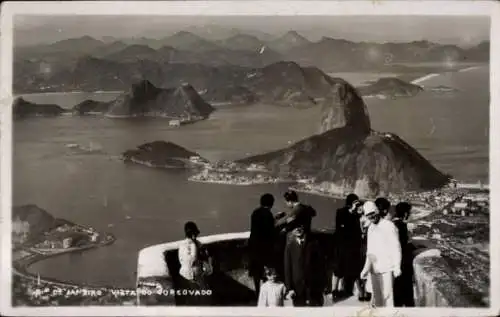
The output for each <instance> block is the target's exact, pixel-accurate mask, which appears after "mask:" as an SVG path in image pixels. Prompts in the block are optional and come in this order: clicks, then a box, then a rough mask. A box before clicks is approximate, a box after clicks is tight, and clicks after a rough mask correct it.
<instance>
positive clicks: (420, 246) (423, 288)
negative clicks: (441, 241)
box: [413, 240, 477, 307]
mask: <svg viewBox="0 0 500 317" xmlns="http://www.w3.org/2000/svg"><path fill="white" fill-rule="evenodd" d="M413 245H414V246H415V252H414V259H413V270H414V286H415V287H414V289H415V306H418V307H473V306H477V305H475V304H474V303H471V302H470V300H469V299H468V298H467V297H466V296H465V294H463V293H462V291H461V287H460V285H459V284H458V281H457V278H456V273H455V271H454V269H453V268H452V267H451V266H450V265H449V264H448V263H447V261H446V260H445V259H444V258H443V257H442V255H441V251H440V250H439V249H438V248H437V247H435V246H433V245H432V244H430V243H428V241H425V240H424V241H418V242H414V243H413Z"/></svg>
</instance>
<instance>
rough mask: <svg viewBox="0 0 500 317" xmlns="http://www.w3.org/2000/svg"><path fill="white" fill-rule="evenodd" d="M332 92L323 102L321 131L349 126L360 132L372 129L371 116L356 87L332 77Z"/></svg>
mask: <svg viewBox="0 0 500 317" xmlns="http://www.w3.org/2000/svg"><path fill="white" fill-rule="evenodd" d="M332 80H333V85H332V89H331V93H330V94H329V95H327V96H326V98H325V99H324V101H323V102H322V110H321V113H322V115H321V122H320V127H319V133H323V132H326V131H328V130H332V129H337V128H343V127H349V128H352V130H353V131H357V132H359V133H360V134H368V133H369V132H370V130H371V126H370V117H369V115H368V110H367V108H366V105H365V103H364V101H363V99H362V98H361V97H360V96H359V94H358V92H357V91H356V89H355V88H354V87H353V86H352V85H350V84H349V83H348V82H346V81H344V80H342V79H340V78H332Z"/></svg>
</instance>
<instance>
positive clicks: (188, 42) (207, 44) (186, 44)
mask: <svg viewBox="0 0 500 317" xmlns="http://www.w3.org/2000/svg"><path fill="white" fill-rule="evenodd" d="M159 42H160V43H161V44H162V46H165V45H167V46H171V47H174V48H176V49H178V50H186V51H194V52H205V51H212V50H217V49H219V46H218V45H217V44H215V43H213V42H211V41H208V40H206V39H204V38H202V37H200V36H198V35H196V34H193V33H191V32H187V31H180V32H177V33H175V34H174V35H172V36H169V37H166V38H163V39H161V40H159Z"/></svg>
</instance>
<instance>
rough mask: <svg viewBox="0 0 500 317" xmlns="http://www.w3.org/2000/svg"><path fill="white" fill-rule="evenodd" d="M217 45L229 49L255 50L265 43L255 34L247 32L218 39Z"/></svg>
mask: <svg viewBox="0 0 500 317" xmlns="http://www.w3.org/2000/svg"><path fill="white" fill-rule="evenodd" d="M218 43H219V45H221V46H223V47H226V48H228V49H231V50H236V51H238V50H243V51H257V50H260V49H261V48H262V47H263V46H265V45H266V43H265V42H264V41H261V40H260V39H258V38H257V37H256V36H252V35H247V34H236V35H234V36H231V37H229V38H227V39H224V40H219V41H218Z"/></svg>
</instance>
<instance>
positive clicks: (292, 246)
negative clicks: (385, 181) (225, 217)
mask: <svg viewBox="0 0 500 317" xmlns="http://www.w3.org/2000/svg"><path fill="white" fill-rule="evenodd" d="M284 199H285V203H286V205H287V206H288V207H290V210H289V211H288V212H282V213H279V214H276V215H273V213H272V211H271V209H272V207H273V205H274V197H273V196H272V195H271V194H264V195H263V196H262V197H261V201H260V207H259V208H257V209H256V210H254V212H253V213H252V216H251V231H250V239H249V251H250V268H249V274H250V276H252V277H253V280H254V283H255V289H256V292H257V294H258V305H259V306H283V304H284V300H285V299H286V298H289V299H292V301H293V305H294V306H322V305H323V298H324V297H323V294H324V293H325V290H328V291H331V293H332V298H333V300H334V301H336V300H339V299H341V298H345V297H349V296H351V295H352V294H353V290H354V284H356V286H357V289H358V299H359V300H360V301H369V300H371V304H372V305H373V306H376V307H383V306H385V307H390V306H407V307H410V306H414V300H413V270H412V250H411V246H410V244H409V243H408V228H407V225H406V221H407V219H408V217H409V215H410V211H411V205H410V204H408V203H399V204H397V205H396V206H395V208H394V209H395V210H394V212H390V210H391V204H390V202H389V201H388V200H387V199H385V198H377V199H376V200H375V201H366V202H364V203H362V202H361V201H360V200H359V198H358V196H356V195H355V194H349V195H348V196H347V198H346V201H345V206H344V207H342V208H340V209H339V210H337V215H336V225H335V227H336V228H335V233H334V237H335V238H334V239H335V241H334V250H333V276H332V284H331V289H329V286H328V285H326V284H327V283H326V280H327V278H326V271H327V263H326V262H327V253H328V252H327V250H322V249H320V247H319V244H318V241H316V240H315V239H314V238H313V237H311V235H310V232H311V222H312V218H313V217H315V216H316V211H315V210H314V209H313V208H312V207H311V206H308V205H305V204H302V203H300V202H299V200H298V195H297V193H296V192H294V191H288V192H286V193H285V194H284ZM341 284H342V288H341V287H340V286H341Z"/></svg>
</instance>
